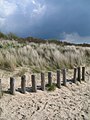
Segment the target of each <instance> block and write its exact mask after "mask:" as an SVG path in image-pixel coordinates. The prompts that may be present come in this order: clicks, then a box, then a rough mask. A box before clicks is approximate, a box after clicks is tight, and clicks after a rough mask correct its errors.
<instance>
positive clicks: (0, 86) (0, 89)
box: [0, 79, 2, 98]
mask: <svg viewBox="0 0 90 120" xmlns="http://www.w3.org/2000/svg"><path fill="white" fill-rule="evenodd" d="M1 97H2V85H1V79H0V98H1Z"/></svg>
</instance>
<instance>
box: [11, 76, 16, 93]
mask: <svg viewBox="0 0 90 120" xmlns="http://www.w3.org/2000/svg"><path fill="white" fill-rule="evenodd" d="M14 83H15V79H14V78H13V77H10V93H11V94H12V95H14V94H15V86H14Z"/></svg>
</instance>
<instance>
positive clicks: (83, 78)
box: [82, 67, 85, 81]
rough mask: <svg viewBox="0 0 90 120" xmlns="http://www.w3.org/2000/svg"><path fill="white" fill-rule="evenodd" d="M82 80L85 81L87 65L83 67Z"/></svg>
mask: <svg viewBox="0 0 90 120" xmlns="http://www.w3.org/2000/svg"><path fill="white" fill-rule="evenodd" d="M82 80H83V81H85V67H82Z"/></svg>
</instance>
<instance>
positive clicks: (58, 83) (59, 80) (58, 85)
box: [57, 70, 61, 88]
mask: <svg viewBox="0 0 90 120" xmlns="http://www.w3.org/2000/svg"><path fill="white" fill-rule="evenodd" d="M57 87H58V88H61V79H60V70H57Z"/></svg>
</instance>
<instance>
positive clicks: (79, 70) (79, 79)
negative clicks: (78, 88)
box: [77, 67, 81, 82]
mask: <svg viewBox="0 0 90 120" xmlns="http://www.w3.org/2000/svg"><path fill="white" fill-rule="evenodd" d="M77 70H78V81H79V82H81V68H80V67H78V68H77Z"/></svg>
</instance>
